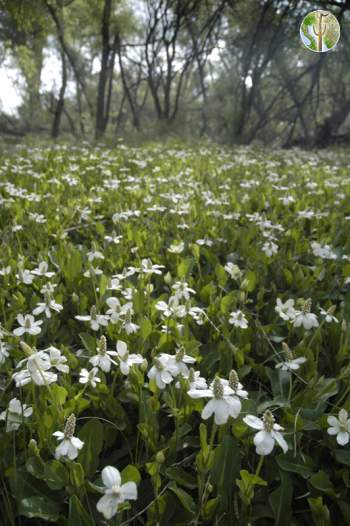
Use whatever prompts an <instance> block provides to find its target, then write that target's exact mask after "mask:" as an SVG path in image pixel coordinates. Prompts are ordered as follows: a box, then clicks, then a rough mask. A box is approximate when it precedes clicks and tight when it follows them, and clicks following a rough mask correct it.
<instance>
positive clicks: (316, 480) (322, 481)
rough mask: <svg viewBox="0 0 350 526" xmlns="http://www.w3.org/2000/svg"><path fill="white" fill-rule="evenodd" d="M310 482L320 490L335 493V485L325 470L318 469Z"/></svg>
mask: <svg viewBox="0 0 350 526" xmlns="http://www.w3.org/2000/svg"><path fill="white" fill-rule="evenodd" d="M310 484H311V485H312V486H313V487H314V488H315V489H317V490H319V491H325V492H327V493H331V494H332V495H334V486H333V484H332V482H331V481H330V480H329V477H328V475H327V474H326V473H325V472H324V471H318V472H317V473H315V474H314V475H312V476H311V477H310Z"/></svg>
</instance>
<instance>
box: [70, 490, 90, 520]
mask: <svg viewBox="0 0 350 526" xmlns="http://www.w3.org/2000/svg"><path fill="white" fill-rule="evenodd" d="M95 524H96V523H95V520H94V518H93V517H92V516H91V515H90V513H89V512H88V510H87V508H86V506H83V504H82V503H81V501H80V500H79V499H78V497H77V496H76V495H72V497H71V498H70V499H69V516H68V523H67V526H94V525H95Z"/></svg>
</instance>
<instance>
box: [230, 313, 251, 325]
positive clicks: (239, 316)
mask: <svg viewBox="0 0 350 526" xmlns="http://www.w3.org/2000/svg"><path fill="white" fill-rule="evenodd" d="M228 322H229V323H230V324H231V325H234V326H235V327H240V328H241V329H247V328H248V320H247V318H246V317H245V316H244V314H243V312H242V311H241V310H237V311H235V312H231V313H230V318H229V320H228Z"/></svg>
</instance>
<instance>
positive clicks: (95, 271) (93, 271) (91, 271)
mask: <svg viewBox="0 0 350 526" xmlns="http://www.w3.org/2000/svg"><path fill="white" fill-rule="evenodd" d="M101 274H103V271H102V270H101V269H100V268H98V267H93V266H92V265H91V266H90V267H89V268H88V269H87V270H86V271H85V272H84V274H83V276H85V277H86V278H93V277H95V276H100V275H101Z"/></svg>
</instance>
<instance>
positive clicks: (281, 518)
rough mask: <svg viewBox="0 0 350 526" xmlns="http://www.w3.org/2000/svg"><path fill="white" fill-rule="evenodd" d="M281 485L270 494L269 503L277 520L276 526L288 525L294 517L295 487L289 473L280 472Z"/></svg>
mask: <svg viewBox="0 0 350 526" xmlns="http://www.w3.org/2000/svg"><path fill="white" fill-rule="evenodd" d="M279 473H280V479H281V484H280V486H279V488H277V489H276V490H275V491H273V492H272V493H271V494H270V497H269V501H270V505H271V508H272V511H273V515H274V518H275V526H284V525H285V524H288V522H289V521H290V518H291V516H292V509H291V505H292V498H293V485H292V481H291V478H290V476H289V475H288V473H286V472H284V471H283V470H282V469H280V470H279Z"/></svg>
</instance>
